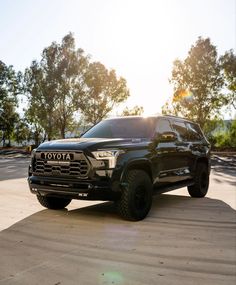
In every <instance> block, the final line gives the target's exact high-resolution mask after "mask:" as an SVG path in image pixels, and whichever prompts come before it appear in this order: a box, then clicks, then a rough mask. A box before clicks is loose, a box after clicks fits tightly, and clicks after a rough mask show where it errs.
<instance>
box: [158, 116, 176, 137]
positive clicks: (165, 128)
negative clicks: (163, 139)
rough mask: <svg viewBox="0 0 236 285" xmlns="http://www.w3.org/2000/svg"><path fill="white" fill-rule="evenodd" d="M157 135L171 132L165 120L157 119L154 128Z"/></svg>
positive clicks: (168, 123) (167, 121)
mask: <svg viewBox="0 0 236 285" xmlns="http://www.w3.org/2000/svg"><path fill="white" fill-rule="evenodd" d="M156 132H157V133H160V134H162V133H164V132H173V130H172V128H171V125H170V122H169V120H167V119H159V120H158V122H157V126H156Z"/></svg>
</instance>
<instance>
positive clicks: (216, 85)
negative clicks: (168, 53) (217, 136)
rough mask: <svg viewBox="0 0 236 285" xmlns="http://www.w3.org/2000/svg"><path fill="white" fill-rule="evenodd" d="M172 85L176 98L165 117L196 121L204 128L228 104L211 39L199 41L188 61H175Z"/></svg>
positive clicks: (168, 106) (166, 106) (166, 107)
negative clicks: (223, 93)
mask: <svg viewBox="0 0 236 285" xmlns="http://www.w3.org/2000/svg"><path fill="white" fill-rule="evenodd" d="M170 82H171V83H172V84H173V87H174V95H173V98H172V100H171V104H169V103H168V102H167V103H166V105H165V106H163V109H162V110H163V113H167V112H169V113H172V114H175V115H182V116H184V117H187V118H190V119H193V120H195V121H197V122H198V123H199V124H200V125H201V127H203V128H204V126H205V124H206V122H207V121H208V120H209V119H210V118H211V117H212V116H215V115H217V114H218V113H219V112H220V109H221V107H222V106H224V105H225V104H226V103H227V100H226V98H225V97H224V96H223V95H222V94H221V89H222V86H223V83H224V80H223V76H222V73H221V64H220V61H219V59H218V57H217V50H216V47H215V46H214V45H212V44H211V42H210V39H209V38H207V39H203V38H201V37H199V38H198V40H197V42H196V44H195V45H194V46H192V47H191V49H190V51H189V53H188V56H187V58H186V59H185V60H184V61H181V60H178V59H177V60H175V61H174V65H173V70H172V78H171V80H170Z"/></svg>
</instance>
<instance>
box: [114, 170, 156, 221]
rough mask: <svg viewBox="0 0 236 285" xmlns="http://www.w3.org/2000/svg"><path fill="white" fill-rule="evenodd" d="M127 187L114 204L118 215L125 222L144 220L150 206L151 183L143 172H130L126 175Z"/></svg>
mask: <svg viewBox="0 0 236 285" xmlns="http://www.w3.org/2000/svg"><path fill="white" fill-rule="evenodd" d="M126 183H127V186H125V187H124V189H123V191H122V194H121V198H120V199H119V200H118V201H117V202H116V206H117V210H118V212H119V214H120V215H121V216H122V217H123V218H124V219H126V220H130V221H139V220H142V219H144V218H145V217H146V216H147V214H148V212H149V210H150V208H151V205H152V183H151V180H150V177H149V175H148V174H147V173H146V172H145V171H143V170H130V171H129V172H128V173H127V175H126Z"/></svg>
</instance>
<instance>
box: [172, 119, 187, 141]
mask: <svg viewBox="0 0 236 285" xmlns="http://www.w3.org/2000/svg"><path fill="white" fill-rule="evenodd" d="M172 127H173V129H174V130H175V131H176V132H177V133H178V134H179V137H180V139H181V140H182V141H188V140H189V134H188V129H187V126H186V124H185V122H182V121H177V120H174V121H172Z"/></svg>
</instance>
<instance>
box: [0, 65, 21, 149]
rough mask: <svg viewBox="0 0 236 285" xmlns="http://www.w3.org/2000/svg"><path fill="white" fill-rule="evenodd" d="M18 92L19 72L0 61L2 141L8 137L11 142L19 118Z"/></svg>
mask: <svg viewBox="0 0 236 285" xmlns="http://www.w3.org/2000/svg"><path fill="white" fill-rule="evenodd" d="M19 92H20V74H16V72H15V71H14V69H13V67H12V66H7V65H5V64H4V63H3V62H2V61H0V130H2V141H3V146H5V140H6V139H8V141H9V145H10V144H11V136H12V134H13V130H14V126H15V124H16V122H17V121H18V119H19V115H18V114H17V112H16V106H17V94H18V93H19Z"/></svg>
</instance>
